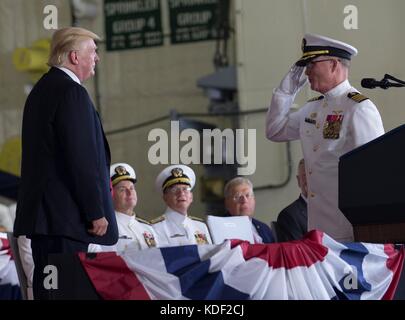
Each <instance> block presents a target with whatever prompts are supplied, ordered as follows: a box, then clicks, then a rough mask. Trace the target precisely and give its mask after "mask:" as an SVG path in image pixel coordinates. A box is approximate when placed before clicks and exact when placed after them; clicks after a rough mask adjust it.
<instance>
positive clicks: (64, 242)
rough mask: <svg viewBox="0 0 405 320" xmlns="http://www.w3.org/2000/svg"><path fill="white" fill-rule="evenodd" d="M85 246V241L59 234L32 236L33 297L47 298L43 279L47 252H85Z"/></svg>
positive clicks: (38, 298)
mask: <svg viewBox="0 0 405 320" xmlns="http://www.w3.org/2000/svg"><path fill="white" fill-rule="evenodd" d="M87 247H88V244H87V243H84V242H80V241H76V240H73V239H70V238H65V237H60V236H34V237H32V238H31V248H32V257H33V259H34V265H35V267H34V277H33V283H32V287H33V292H34V299H35V300H48V299H49V290H48V289H46V287H45V286H44V279H45V277H46V276H47V275H48V274H47V273H44V268H45V267H46V266H47V265H48V254H50V253H76V252H87ZM50 290H52V289H50Z"/></svg>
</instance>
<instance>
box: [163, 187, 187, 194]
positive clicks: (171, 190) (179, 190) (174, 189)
mask: <svg viewBox="0 0 405 320" xmlns="http://www.w3.org/2000/svg"><path fill="white" fill-rule="evenodd" d="M190 191H191V188H190V187H178V186H174V187H171V188H169V189H166V191H165V192H166V193H170V194H178V193H182V192H184V193H188V192H190Z"/></svg>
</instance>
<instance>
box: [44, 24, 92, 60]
mask: <svg viewBox="0 0 405 320" xmlns="http://www.w3.org/2000/svg"><path fill="white" fill-rule="evenodd" d="M87 39H93V40H100V37H99V36H98V35H96V34H95V33H93V32H91V31H89V30H86V29H83V28H78V27H67V28H62V29H59V30H57V31H55V33H54V34H53V36H52V42H51V52H50V54H49V59H48V65H49V66H50V67H52V66H54V67H60V66H62V65H63V64H64V63H65V62H66V60H67V57H68V54H69V52H70V51H72V50H77V47H78V45H79V44H80V42H82V41H84V40H87Z"/></svg>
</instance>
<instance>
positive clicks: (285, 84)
mask: <svg viewBox="0 0 405 320" xmlns="http://www.w3.org/2000/svg"><path fill="white" fill-rule="evenodd" d="M306 83H307V76H306V75H305V67H299V66H296V65H293V66H292V67H291V68H290V71H289V72H288V73H287V74H286V75H285V77H284V78H283V80H281V83H280V85H279V87H278V90H280V91H281V92H283V93H284V94H288V95H295V94H297V93H298V91H300V90H301V88H302V87H303V86H304V85H305V84H306Z"/></svg>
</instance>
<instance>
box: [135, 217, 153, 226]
mask: <svg viewBox="0 0 405 320" xmlns="http://www.w3.org/2000/svg"><path fill="white" fill-rule="evenodd" d="M135 219H136V220H137V221H139V222H140V223H145V224H148V225H150V222H149V221H148V220H145V219H142V218H140V217H136V218H135Z"/></svg>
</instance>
